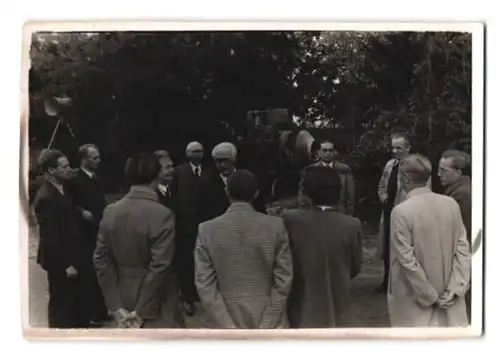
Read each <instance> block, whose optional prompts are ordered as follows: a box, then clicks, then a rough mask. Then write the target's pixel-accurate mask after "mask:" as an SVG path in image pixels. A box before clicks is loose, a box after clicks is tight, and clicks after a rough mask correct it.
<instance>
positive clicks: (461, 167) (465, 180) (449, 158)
mask: <svg viewBox="0 0 500 359" xmlns="http://www.w3.org/2000/svg"><path fill="white" fill-rule="evenodd" d="M469 166H470V156H469V155H468V154H466V153H465V152H462V151H457V150H448V151H446V152H444V153H443V155H442V156H441V160H440V161H439V170H438V176H439V178H440V180H441V183H442V185H443V187H444V194H445V195H447V196H450V197H451V198H453V199H454V200H455V201H456V202H457V203H458V206H459V207H460V214H461V215H462V221H463V222H464V226H465V230H466V231H467V240H468V241H469V245H471V235H472V234H471V226H472V220H471V217H472V214H471V202H472V195H471V180H470V177H469V176H468V175H467V171H468V170H469ZM471 288H472V284H471V286H470V287H469V290H468V291H467V293H466V295H465V303H466V308H467V317H468V319H469V323H470V321H471Z"/></svg>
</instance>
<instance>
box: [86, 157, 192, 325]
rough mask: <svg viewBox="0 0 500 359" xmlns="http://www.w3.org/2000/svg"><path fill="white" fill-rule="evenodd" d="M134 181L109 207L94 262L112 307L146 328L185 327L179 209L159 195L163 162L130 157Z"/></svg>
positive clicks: (129, 169)
mask: <svg viewBox="0 0 500 359" xmlns="http://www.w3.org/2000/svg"><path fill="white" fill-rule="evenodd" d="M125 172H126V175H127V178H128V180H129V183H130V185H131V187H130V191H129V192H128V193H127V194H126V195H125V197H124V198H122V199H121V200H119V201H118V202H115V203H113V204H111V205H109V206H108V207H106V209H105V211H104V216H103V219H102V221H101V225H100V227H99V235H98V242H97V248H96V251H95V254H94V263H95V267H96V269H97V273H98V278H99V282H100V284H101V287H102V290H103V293H104V297H105V299H106V303H107V305H108V308H109V309H110V310H112V311H113V312H115V313H116V315H117V317H119V318H120V317H121V318H123V317H126V318H129V319H130V318H133V319H134V320H133V321H134V322H136V323H137V322H139V323H141V324H142V326H143V327H144V328H176V327H181V326H183V322H182V314H181V313H180V311H179V310H178V309H179V302H178V294H177V281H176V278H175V275H174V272H173V268H172V267H173V266H172V261H173V256H174V250H175V244H174V237H175V219H174V213H173V212H172V211H171V210H170V209H168V208H167V207H165V206H163V205H162V204H161V203H160V201H159V199H158V196H157V194H156V192H155V191H156V189H157V188H158V181H157V179H158V173H159V172H160V164H159V162H158V160H157V159H156V158H155V156H154V155H153V154H138V155H134V156H132V157H131V158H129V159H128V160H127V164H126V169H125Z"/></svg>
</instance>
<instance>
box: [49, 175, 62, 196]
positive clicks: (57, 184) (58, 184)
mask: <svg viewBox="0 0 500 359" xmlns="http://www.w3.org/2000/svg"><path fill="white" fill-rule="evenodd" d="M47 182H48V183H50V184H51V185H52V186H54V187H55V188H56V189H57V190H58V191H59V192H60V193H61V194H62V195H64V188H63V185H62V184H60V183H56V182H55V181H53V180H50V179H47Z"/></svg>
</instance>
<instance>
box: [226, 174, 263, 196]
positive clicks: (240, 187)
mask: <svg viewBox="0 0 500 359" xmlns="http://www.w3.org/2000/svg"><path fill="white" fill-rule="evenodd" d="M258 189H259V182H258V180H257V177H255V175H254V174H253V173H252V172H250V171H248V170H237V171H235V172H233V174H232V175H230V176H229V178H228V179H227V192H228V195H229V198H231V199H233V200H237V201H244V202H250V201H251V200H252V199H253V198H254V197H255V194H256V193H257V191H258Z"/></svg>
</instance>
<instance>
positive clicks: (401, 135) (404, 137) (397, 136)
mask: <svg viewBox="0 0 500 359" xmlns="http://www.w3.org/2000/svg"><path fill="white" fill-rule="evenodd" d="M396 139H402V140H404V141H405V143H406V144H407V145H410V138H409V136H408V134H406V133H404V132H394V133H391V140H396Z"/></svg>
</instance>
